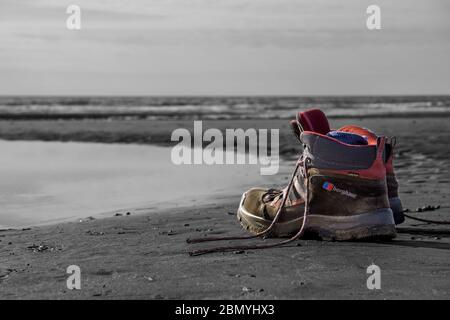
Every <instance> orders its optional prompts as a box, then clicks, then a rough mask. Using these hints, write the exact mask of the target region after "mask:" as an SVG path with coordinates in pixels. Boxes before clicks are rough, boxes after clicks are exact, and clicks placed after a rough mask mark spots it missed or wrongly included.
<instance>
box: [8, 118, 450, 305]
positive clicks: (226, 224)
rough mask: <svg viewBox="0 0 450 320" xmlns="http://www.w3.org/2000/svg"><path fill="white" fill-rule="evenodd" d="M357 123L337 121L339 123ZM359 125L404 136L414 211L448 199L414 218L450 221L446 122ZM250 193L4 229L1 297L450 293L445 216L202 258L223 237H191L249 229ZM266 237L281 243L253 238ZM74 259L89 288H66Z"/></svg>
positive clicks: (283, 128) (289, 142)
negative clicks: (372, 234) (245, 198)
mask: <svg viewBox="0 0 450 320" xmlns="http://www.w3.org/2000/svg"><path fill="white" fill-rule="evenodd" d="M345 121H346V120H335V121H333V120H332V121H331V122H332V126H333V127H336V128H337V127H340V126H341V125H342V124H343V123H346V122H345ZM352 122H353V123H354V122H355V121H354V120H352ZM189 123H190V124H191V125H192V122H191V121H187V122H179V121H175V122H172V123H170V125H168V123H155V124H153V123H152V124H153V125H152V126H149V121H145V122H144V121H143V122H139V121H138V122H133V123H119V122H118V123H112V124H110V125H105V124H104V123H103V122H101V123H100V124H98V126H94V127H93V126H85V127H84V126H83V125H82V124H81V126H80V123H76V124H74V126H73V127H70V126H67V123H65V122H63V123H59V124H58V122H55V123H53V124H50V123H49V126H48V127H45V126H44V127H42V126H39V128H40V132H44V133H45V132H47V133H48V132H57V131H58V130H59V129H60V128H61V127H62V128H63V129H62V131H61V135H60V137H69V136H71V135H72V136H74V135H76V133H78V134H80V133H81V134H82V133H85V135H84V136H83V137H84V138H86V137H89V136H91V137H92V136H94V137H95V136H96V137H99V138H104V139H105V140H106V141H111V140H113V139H111V137H120V136H121V134H124V133H125V134H126V132H127V131H129V130H131V131H132V134H131V135H130V136H129V137H131V136H134V137H151V138H154V137H159V138H158V139H161V141H163V140H164V139H162V138H163V137H165V139H166V140H167V134H168V133H170V132H171V130H173V128H176V127H188V125H189ZM204 123H205V124H207V126H205V127H208V126H209V127H217V128H219V129H223V128H225V127H243V128H245V126H247V127H250V126H252V127H263V128H264V127H265V128H279V129H280V141H281V142H282V145H280V148H282V150H283V151H282V152H283V153H284V154H286V155H292V156H293V155H295V152H296V150H297V149H298V150H300V146H299V145H298V144H299V143H298V142H297V141H296V140H295V137H293V136H292V134H291V133H290V130H289V128H288V124H287V122H286V121H285V120H282V121H281V120H274V121H271V120H267V121H263V120H261V121H247V122H246V121H240V122H235V121H233V122H226V121H216V122H212V123H210V122H207V121H204ZM347 123H348V122H347ZM41 124H42V123H41ZM90 124H92V123H90ZM356 124H359V125H364V126H367V127H370V128H373V129H374V130H375V131H376V132H383V133H385V134H386V135H394V134H395V135H396V136H397V137H398V146H397V152H396V153H397V159H396V170H397V175H398V179H399V181H400V197H401V199H402V201H403V204H404V207H405V208H409V209H410V210H411V211H414V209H415V208H417V207H421V206H423V205H428V204H430V205H435V204H439V205H441V207H440V209H439V210H435V211H430V212H423V213H418V212H412V213H411V215H414V216H416V217H424V218H427V219H434V220H450V219H449V211H450V195H449V193H448V190H449V187H450V168H448V166H447V165H446V164H447V162H448V158H447V154H448V146H447V143H448V137H449V136H450V128H449V126H448V125H447V121H446V119H445V118H443V119H439V118H433V119H384V120H383V121H377V120H376V119H363V120H358V121H356ZM27 125H30V126H31V127H30V126H24V123H10V124H5V122H2V121H0V136H2V133H4V132H7V129H9V128H11V129H13V130H14V132H15V133H17V132H25V133H26V132H28V133H30V132H32V133H33V132H38V130H37V129H38V128H37V127H33V126H37V124H36V123H27ZM76 126H78V129H77V130H74V129H75V128H76ZM125 128H126V129H127V130H125ZM105 137H106V138H105ZM169 137H170V135H169ZM146 141H147V142H148V143H149V142H152V141H153V142H154V141H155V140H152V139H150V140H146ZM289 150H290V151H291V153H289V152H287V151H289ZM287 175H288V174H279V175H277V177H276V179H277V182H278V183H279V184H280V185H283V184H284V183H285V179H286V176H287ZM244 191H245V190H233V192H232V194H231V195H226V196H223V197H221V198H220V199H214V200H212V201H211V202H210V203H208V204H201V205H200V204H195V203H194V204H193V205H192V206H183V207H182V206H178V207H177V206H173V207H172V208H167V209H163V210H158V209H154V208H148V209H143V210H141V211H140V214H133V213H132V214H131V215H129V216H127V215H123V216H118V217H107V218H105V219H94V220H86V221H83V222H67V223H59V224H55V225H50V226H43V227H32V228H31V229H27V228H25V229H24V230H20V229H19V230H17V229H16V230H6V231H0V286H1V288H2V290H1V291H0V298H2V299H18V298H20V299H208V298H210V299H319V298H320V299H339V298H343V299H407V298H409V299H423V298H428V299H449V296H450V280H449V279H450V267H449V265H448V261H450V228H449V226H445V225H428V224H426V223H420V222H417V221H413V220H407V222H406V223H405V224H402V225H400V226H399V228H398V235H397V238H395V239H394V240H392V241H388V242H326V241H316V240H305V239H302V240H299V241H298V244H299V245H300V246H297V245H296V244H293V245H292V246H287V247H283V248H276V249H268V250H248V251H245V252H235V253H233V252H230V253H223V254H221V253H219V254H210V255H204V256H199V257H190V256H189V255H188V254H187V252H188V251H189V250H191V249H194V248H195V249H197V248H203V247H209V246H216V245H217V244H218V243H211V244H196V245H188V244H186V238H188V237H197V236H206V235H230V236H231V235H245V234H246V232H245V231H244V230H243V229H242V228H241V227H240V226H239V224H238V222H237V219H236V216H235V211H236V209H237V206H238V202H239V195H240V194H241V193H242V192H244ZM263 241H265V242H276V241H279V240H277V239H267V240H260V239H253V240H250V242H251V243H254V242H257V243H258V242H263ZM226 243H229V244H231V243H233V242H227V241H225V243H223V244H226ZM223 244H220V245H223ZM372 263H375V264H377V265H378V266H380V268H381V272H382V288H381V290H368V289H367V288H366V280H367V277H368V274H367V273H366V268H367V267H368V266H369V265H371V264H372ZM70 265H78V266H79V267H80V269H81V277H82V289H81V290H73V291H71V290H68V289H67V287H66V280H67V277H68V276H69V275H68V274H67V273H66V269H67V267H68V266H70Z"/></svg>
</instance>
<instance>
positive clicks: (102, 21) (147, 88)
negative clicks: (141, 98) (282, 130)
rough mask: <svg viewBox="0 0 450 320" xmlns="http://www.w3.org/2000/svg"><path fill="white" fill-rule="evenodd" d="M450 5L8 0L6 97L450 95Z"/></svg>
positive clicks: (0, 50)
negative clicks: (375, 21)
mask: <svg viewBox="0 0 450 320" xmlns="http://www.w3.org/2000/svg"><path fill="white" fill-rule="evenodd" d="M71 4H75V5H78V6H79V7H80V8H81V30H76V31H74V30H68V29H67V28H66V19H67V18H68V16H69V15H68V14H67V13H66V9H67V7H68V6H69V5H71ZM371 4H376V5H378V6H379V7H380V8H381V30H372V31H371V30H368V29H367V27H366V19H367V17H368V14H367V13H366V9H367V7H368V6H369V5H371ZM449 14H450V1H448V0H428V1H423V0H395V1H393V0H391V1H386V0H370V1H367V0H341V1H336V0H309V1H305V0H127V1H123V0H69V1H67V0H1V1H0V95H397V94H400V95H402V94H412V95H415V94H418V95H421V94H450V59H449V57H450V19H449V18H448V17H449Z"/></svg>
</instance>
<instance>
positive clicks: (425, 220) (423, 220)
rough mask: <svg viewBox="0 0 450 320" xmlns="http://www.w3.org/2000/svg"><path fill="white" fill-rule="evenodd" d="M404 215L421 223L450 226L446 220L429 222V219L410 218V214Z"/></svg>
mask: <svg viewBox="0 0 450 320" xmlns="http://www.w3.org/2000/svg"><path fill="white" fill-rule="evenodd" d="M403 215H404V216H405V217H407V218H409V219H412V220H417V221H420V222H426V223H433V224H450V221H445V220H443V221H437V220H429V219H423V218H417V217H413V216H410V215H409V214H406V213H403Z"/></svg>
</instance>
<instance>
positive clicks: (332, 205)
mask: <svg viewBox="0 0 450 320" xmlns="http://www.w3.org/2000/svg"><path fill="white" fill-rule="evenodd" d="M291 126H292V128H293V131H294V134H295V136H296V137H297V138H298V139H299V141H300V142H301V143H302V144H303V153H302V155H301V156H300V159H299V160H298V162H297V164H296V167H295V170H294V173H293V175H292V177H291V179H290V180H289V184H288V186H287V187H286V188H284V189H282V190H276V189H264V188H252V189H250V190H248V191H247V192H245V193H244V194H243V196H242V199H241V202H240V205H239V209H238V211H237V217H238V220H239V222H240V223H241V225H242V226H243V228H244V229H246V230H248V231H249V232H250V233H251V235H250V236H240V237H218V238H199V239H188V242H189V243H195V242H206V241H215V240H235V239H251V238H256V237H289V236H291V238H288V239H286V240H283V241H279V242H277V243H268V244H266V243H264V244H262V245H261V244H258V245H242V246H224V247H217V248H212V249H203V250H195V251H192V252H190V254H191V255H200V254H205V253H211V252H223V251H232V250H246V249H261V248H270V247H275V246H279V245H283V244H286V243H288V242H291V241H294V240H296V239H298V238H300V237H302V236H303V235H305V234H309V235H311V236H314V237H318V238H321V239H324V240H339V241H343V240H355V239H366V238H384V239H386V238H394V237H395V236H396V228H395V225H396V224H400V223H402V222H403V221H404V215H403V209H402V204H401V201H400V199H399V197H398V183H397V179H396V177H395V173H394V166H393V157H394V147H395V140H394V139H388V138H386V137H384V136H377V135H376V134H375V133H373V132H372V131H370V130H368V129H365V128H361V127H358V126H352V125H349V126H345V127H342V128H340V129H338V130H331V129H330V125H329V122H328V119H327V117H326V116H325V114H324V113H323V112H322V111H321V110H318V109H312V110H308V111H305V112H300V113H298V115H297V117H296V120H292V121H291Z"/></svg>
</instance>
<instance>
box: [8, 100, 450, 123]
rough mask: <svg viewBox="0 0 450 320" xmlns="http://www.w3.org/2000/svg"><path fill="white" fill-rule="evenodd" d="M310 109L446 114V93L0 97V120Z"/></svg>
mask: <svg viewBox="0 0 450 320" xmlns="http://www.w3.org/2000/svg"><path fill="white" fill-rule="evenodd" d="M310 108H320V109H322V110H324V111H325V112H326V113H327V115H329V116H331V117H363V116H407V115H437V114H450V96H390V97H375V96H374V97H0V118H3V119H64V118H79V119H84V118H123V119H134V118H146V119H152V120H158V119H169V120H170V119H266V118H281V119H284V118H291V117H292V116H293V114H295V112H297V111H299V110H306V109H310Z"/></svg>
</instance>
